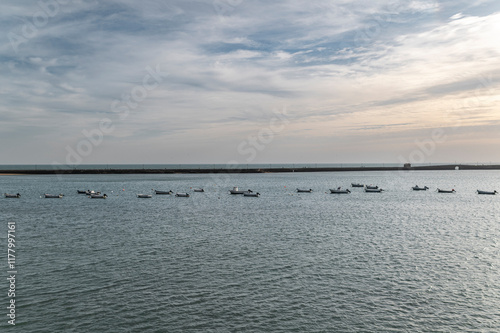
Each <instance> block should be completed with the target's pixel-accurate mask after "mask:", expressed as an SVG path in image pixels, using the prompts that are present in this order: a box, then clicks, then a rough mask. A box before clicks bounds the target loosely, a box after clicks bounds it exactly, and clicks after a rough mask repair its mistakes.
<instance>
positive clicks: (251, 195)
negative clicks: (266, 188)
mask: <svg viewBox="0 0 500 333" xmlns="http://www.w3.org/2000/svg"><path fill="white" fill-rule="evenodd" d="M243 196H244V197H258V196H260V193H259V192H257V193H253V192H245V193H243Z"/></svg>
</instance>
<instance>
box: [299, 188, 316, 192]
mask: <svg viewBox="0 0 500 333" xmlns="http://www.w3.org/2000/svg"><path fill="white" fill-rule="evenodd" d="M312 191H313V190H312V189H308V190H306V189H301V188H298V189H297V192H298V193H311V192H312Z"/></svg>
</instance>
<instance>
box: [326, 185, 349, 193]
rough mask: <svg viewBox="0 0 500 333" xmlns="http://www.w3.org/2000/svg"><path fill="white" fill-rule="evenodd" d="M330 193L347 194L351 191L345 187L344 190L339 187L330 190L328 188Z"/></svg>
mask: <svg viewBox="0 0 500 333" xmlns="http://www.w3.org/2000/svg"><path fill="white" fill-rule="evenodd" d="M330 193H335V194H349V193H351V191H349V190H348V189H345V190H342V189H341V188H340V187H339V188H338V189H336V190H332V189H330Z"/></svg>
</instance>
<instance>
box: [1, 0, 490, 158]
mask: <svg viewBox="0 0 500 333" xmlns="http://www.w3.org/2000/svg"><path fill="white" fill-rule="evenodd" d="M0 31H1V32H2V33H1V34H2V35H3V43H0V73H1V75H0V140H1V143H2V144H1V145H0V164H101V163H106V164H108V163H109V164H110V163H133V164H145V163H146V164H149V163H165V164H181V163H243V164H249V163H403V162H411V163H446V162H462V163H469V162H470V163H472V162H473V163H490V162H500V149H499V147H500V145H499V144H500V109H499V105H500V103H499V102H500V90H499V88H500V38H499V37H498V36H499V35H500V2H498V1H488V0H478V1H465V0H464V1H462V0H453V1H451V0H450V1H448V0H445V1H430V0H429V1H428V0H414V1H413V0H406V1H342V0H339V1H331V0H330V1H322V0H317V1H299V0H283V1H273V2H270V1H260V0H254V1H250V0H207V1H202V0H170V1H132V0H120V1H113V0H109V1H96V0H76V1H73V0H40V1H16V2H5V3H2V5H1V11H0Z"/></svg>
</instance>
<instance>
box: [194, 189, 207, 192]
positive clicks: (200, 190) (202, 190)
mask: <svg viewBox="0 0 500 333" xmlns="http://www.w3.org/2000/svg"><path fill="white" fill-rule="evenodd" d="M193 191H195V192H205V190H204V189H202V188H195V189H194V190H193Z"/></svg>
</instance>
